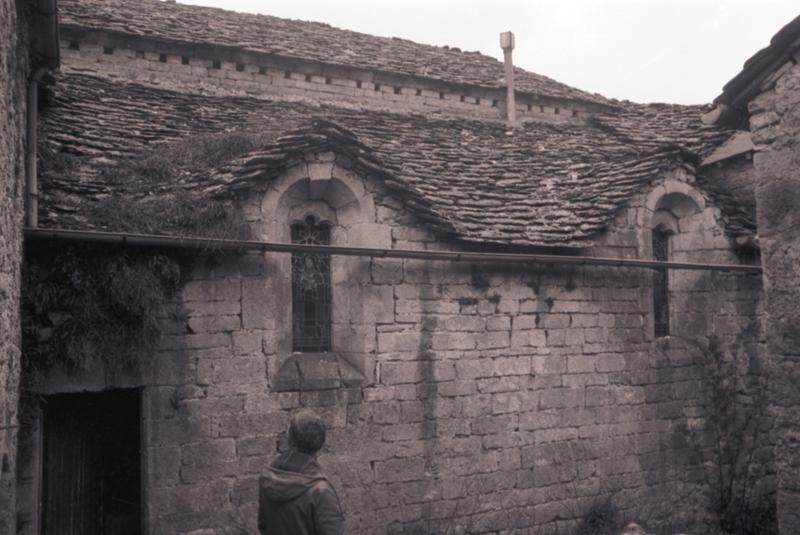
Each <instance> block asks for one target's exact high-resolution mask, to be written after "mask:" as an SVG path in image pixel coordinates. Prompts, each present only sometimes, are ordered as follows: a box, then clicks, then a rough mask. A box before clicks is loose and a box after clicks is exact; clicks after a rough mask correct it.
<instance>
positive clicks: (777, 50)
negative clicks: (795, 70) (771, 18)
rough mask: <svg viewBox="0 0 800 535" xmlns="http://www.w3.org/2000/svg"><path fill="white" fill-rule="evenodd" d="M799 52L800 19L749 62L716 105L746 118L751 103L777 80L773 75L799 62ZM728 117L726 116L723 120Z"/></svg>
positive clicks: (727, 87) (723, 92) (730, 82)
mask: <svg viewBox="0 0 800 535" xmlns="http://www.w3.org/2000/svg"><path fill="white" fill-rule="evenodd" d="M798 51H800V16H798V17H796V18H795V19H794V20H792V21H791V22H790V23H788V24H787V25H786V26H784V27H783V28H782V29H781V30H780V31H779V32H778V33H777V34H775V36H774V37H773V38H772V40H771V41H770V44H769V46H767V47H766V48H763V49H762V50H759V51H758V52H756V53H755V54H754V55H753V56H752V57H751V58H750V59H748V60H747V61H746V62H745V64H744V68H743V69H742V71H741V72H739V74H737V75H736V76H734V77H733V78H732V79H731V80H730V81H729V82H728V83H727V84H725V86H724V87H723V89H722V93H721V94H720V95H719V96H718V97H717V98H715V99H714V104H717V105H720V106H727V107H728V108H732V109H733V110H735V111H736V112H738V113H740V114H743V115H745V116H746V115H747V105H748V104H749V103H750V101H751V100H752V99H753V98H755V96H756V95H758V94H759V93H760V92H762V91H764V90H765V88H767V87H768V86H769V85H770V83H772V82H774V81H775V80H776V79H777V77H775V76H773V75H775V74H776V73H779V74H780V72H781V71H782V69H783V68H784V67H785V65H786V64H787V63H792V64H794V63H797V53H798ZM725 114H727V117H728V118H730V117H731V115H730V112H725ZM725 114H723V116H722V119H723V120H724V119H725V116H726V115H725ZM716 124H720V123H719V122H717V123H716Z"/></svg>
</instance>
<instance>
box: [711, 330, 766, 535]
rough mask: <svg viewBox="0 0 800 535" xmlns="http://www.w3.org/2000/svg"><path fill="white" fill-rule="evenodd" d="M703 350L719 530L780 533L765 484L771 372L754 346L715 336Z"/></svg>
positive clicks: (713, 498)
mask: <svg viewBox="0 0 800 535" xmlns="http://www.w3.org/2000/svg"><path fill="white" fill-rule="evenodd" d="M702 349H703V354H704V357H705V363H704V364H705V367H704V370H705V375H704V382H705V385H704V386H705V393H706V396H707V401H706V413H707V417H706V419H707V421H706V433H707V434H708V435H707V439H708V442H707V444H708V445H710V448H711V458H710V460H709V462H707V464H706V468H707V477H708V483H709V485H708V488H709V492H710V498H711V504H712V508H713V510H714V513H715V514H716V515H717V518H718V519H719V527H720V529H721V530H722V531H723V532H724V533H728V534H731V535H756V534H759V535H769V534H772V533H777V526H776V505H775V496H774V493H770V492H767V490H768V489H764V488H763V487H762V486H761V485H760V481H761V480H762V478H763V476H764V475H765V474H764V470H763V469H764V467H765V465H767V464H768V461H769V459H768V456H769V450H768V449H767V448H766V447H765V446H766V445H765V438H766V433H765V424H766V422H767V421H768V420H767V406H768V399H767V373H766V371H765V370H764V369H761V367H760V365H759V362H760V361H759V359H757V358H756V356H755V347H754V346H753V345H749V346H748V345H746V344H743V343H740V342H737V343H734V344H731V345H730V346H729V347H724V345H723V344H722V342H721V341H720V340H719V338H717V337H711V338H710V339H709V340H708V343H707V345H706V346H705V347H703V348H702ZM764 461H767V462H764Z"/></svg>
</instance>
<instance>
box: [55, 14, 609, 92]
mask: <svg viewBox="0 0 800 535" xmlns="http://www.w3.org/2000/svg"><path fill="white" fill-rule="evenodd" d="M59 17H60V23H61V25H62V26H65V27H73V28H84V29H85V28H90V29H98V30H104V31H115V32H120V33H125V34H131V35H141V36H148V37H154V38H160V39H165V40H170V41H177V42H183V43H198V44H200V43H203V44H210V45H218V46H225V47H231V48H235V49H242V50H251V51H256V52H263V53H268V54H275V55H279V56H283V57H288V58H297V59H302V60H311V61H318V62H322V63H327V64H334V65H343V66H347V67H354V68H360V69H368V70H377V71H383V72H390V73H395V74H402V75H411V76H417V77H423V78H431V79H435V80H442V81H446V82H450V83H457V84H468V85H477V86H483V87H491V88H498V87H505V82H504V80H505V78H504V71H503V64H502V63H501V62H500V61H498V60H496V59H495V58H492V57H489V56H485V55H483V54H481V53H479V52H464V51H461V50H459V49H457V48H451V47H447V46H444V47H440V46H431V45H424V44H420V43H415V42H413V41H409V40H406V39H398V38H388V37H377V36H374V35H369V34H364V33H359V32H354V31H350V30H343V29H340V28H335V27H333V26H330V25H328V24H322V23H317V22H307V21H301V20H291V19H283V18H278V17H272V16H268V15H254V14H249V13H237V12H234V11H227V10H223V9H218V8H209V7H201V6H192V5H186V4H179V3H173V2H163V1H159V0H59ZM515 83H516V86H517V90H518V91H521V92H525V93H531V94H535V95H543V96H548V97H555V98H564V99H574V100H580V101H584V102H591V103H595V104H602V105H606V106H616V105H617V103H616V102H614V101H611V100H609V99H606V98H605V97H602V96H601V95H598V94H592V93H588V92H586V91H581V90H578V89H575V88H573V87H570V86H568V85H565V84H562V83H560V82H557V81H555V80H553V79H551V78H548V77H546V76H542V75H539V74H535V73H532V72H528V71H525V70H523V69H516V71H515Z"/></svg>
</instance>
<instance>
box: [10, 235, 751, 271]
mask: <svg viewBox="0 0 800 535" xmlns="http://www.w3.org/2000/svg"><path fill="white" fill-rule="evenodd" d="M24 236H25V239H26V240H29V241H48V240H50V241H68V242H89V243H107V244H116V245H131V246H146V247H169V248H175V249H200V250H232V251H245V250H249V251H262V252H275V253H327V254H331V255H340V256H364V257H371V258H406V259H417V260H441V261H451V262H494V263H512V264H565V265H577V266H608V267H620V268H655V269H688V270H700V271H735V272H743V273H761V266H754V265H743V264H697V263H690V262H659V261H656V260H637V259H623V258H603V257H592V256H571V255H554V254H523V253H479V252H453V251H422V250H413V249H373V248H367V247H339V246H335V245H306V244H298V243H276V242H267V241H256V240H226V239H217V238H199V237H178V236H158V235H154V234H129V233H121V232H102V231H89V230H59V229H42V228H30V227H28V228H25V229H24Z"/></svg>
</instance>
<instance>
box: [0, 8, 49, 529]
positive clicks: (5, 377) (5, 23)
mask: <svg viewBox="0 0 800 535" xmlns="http://www.w3.org/2000/svg"><path fill="white" fill-rule="evenodd" d="M52 4H53V3H52V2H48V1H44V0H43V1H30V2H19V1H14V0H3V1H2V2H0V29H2V32H0V72H2V75H0V110H2V113H0V532H2V533H13V531H14V524H15V522H14V519H15V517H16V510H15V498H14V496H15V478H14V473H15V472H16V449H17V448H16V444H17V427H18V426H17V398H18V392H19V371H20V335H21V329H20V316H19V292H20V268H21V264H22V227H23V217H24V213H25V212H24V210H23V207H22V206H23V196H24V193H25V170H26V158H25V155H26V150H25V149H26V142H27V141H28V138H27V137H26V114H27V113H28V111H29V110H28V109H27V105H26V100H27V99H26V94H27V92H28V89H29V86H30V83H29V82H28V78H29V76H31V75H32V74H35V73H37V71H38V70H39V69H40V68H53V67H55V66H56V65H57V63H58V42H57V39H56V33H57V32H56V26H55V17H54V6H53V5H52ZM34 87H35V85H34Z"/></svg>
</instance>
